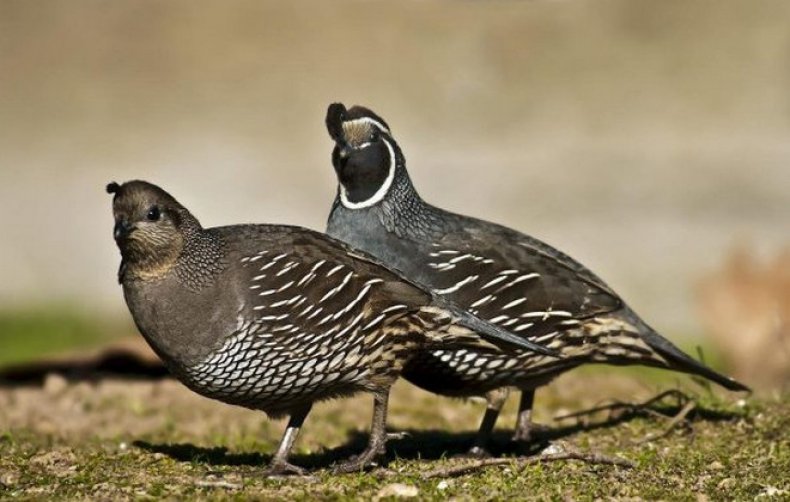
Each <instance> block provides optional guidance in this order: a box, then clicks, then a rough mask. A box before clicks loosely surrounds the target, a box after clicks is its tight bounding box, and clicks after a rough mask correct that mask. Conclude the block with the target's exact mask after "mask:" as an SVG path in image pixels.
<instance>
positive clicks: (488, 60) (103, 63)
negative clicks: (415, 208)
mask: <svg viewBox="0 0 790 502" xmlns="http://www.w3.org/2000/svg"><path fill="white" fill-rule="evenodd" d="M789 26H790V3H788V2H783V1H751V2H731V1H720V0H716V1H713V0H711V1H697V0H694V1H688V0H680V1H662V2H634V1H630V0H589V1H530V2H517V1H508V2H505V1H490V2H473V1H457V0H456V1H449V0H448V1H426V2H416V1H411V2H387V3H384V2H362V1H348V0H341V1H333V2H326V1H318V0H316V1H295V2H262V1H226V2H211V3H209V2H190V1H166V2H160V1H151V0H144V1H116V2H108V1H99V0H89V1H85V0H71V1H68V2H65V1H37V2H30V1H27V0H1V1H0V215H2V216H0V225H1V226H0V236H2V237H0V278H1V280H0V311H2V312H4V313H5V314H3V315H4V316H6V317H4V319H6V321H5V322H6V323H7V325H6V328H5V329H7V330H9V331H8V332H10V328H8V326H9V325H11V324H13V322H12V321H8V319H13V315H14V314H13V313H14V312H17V311H24V312H31V311H32V312H46V311H47V310H48V309H50V308H55V307H51V306H57V309H59V310H58V311H63V310H64V309H65V310H69V311H76V312H79V315H81V316H87V317H88V318H93V317H96V318H116V319H122V320H125V319H126V318H127V314H126V313H125V307H124V305H123V300H122V296H121V292H120V289H119V287H118V285H117V284H116V281H115V273H116V269H117V266H118V261H119V257H118V253H117V250H116V248H115V246H114V244H113V241H112V238H111V227H112V219H111V214H110V198H109V196H108V195H107V194H105V193H104V189H103V187H104V185H105V184H106V183H107V182H108V181H112V180H116V181H119V182H120V181H125V180H128V179H132V178H143V179H148V180H150V181H153V182H156V183H159V184H161V185H163V186H164V187H165V188H166V189H168V190H169V191H171V193H173V194H174V195H175V196H176V197H177V198H179V199H180V200H181V201H182V202H184V203H185V204H186V205H187V206H188V207H190V208H191V209H192V210H193V212H194V213H195V214H196V215H197V216H198V218H200V219H201V220H202V222H203V223H204V225H219V224H227V223H235V222H278V223H291V224H299V225H304V226H308V227H312V228H316V229H323V226H324V222H325V218H326V214H327V212H328V209H329V205H330V203H331V201H332V198H333V196H334V192H335V181H334V173H333V171H332V168H331V163H330V160H329V157H330V152H331V143H330V141H329V139H328V137H327V134H326V132H325V129H324V125H323V118H324V112H325V110H326V106H327V105H328V104H329V103H330V102H332V101H335V100H340V101H343V102H345V103H346V104H354V103H358V104H365V105H367V106H369V107H371V108H373V109H374V110H375V111H377V112H378V113H379V114H381V115H382V116H383V117H384V118H385V119H386V120H387V121H388V122H389V123H390V125H391V127H392V130H393V132H394V134H395V136H396V138H397V139H398V141H399V142H400V144H401V146H402V147H403V149H404V151H405V154H406V156H407V161H408V166H409V168H410V171H411V174H412V177H413V178H414V179H415V183H416V184H417V186H418V188H419V190H420V191H421V193H422V195H423V196H424V197H425V198H426V199H428V200H429V201H432V202H434V203H436V204H438V205H441V206H444V207H447V208H449V209H453V210H456V211H459V212H463V213H468V214H472V215H476V216H479V217H484V218H488V219H492V220H495V221H498V222H501V223H504V224H507V225H510V226H513V227H515V228H518V229H520V230H523V231H525V232H527V233H530V234H532V235H534V236H536V237H539V238H541V239H543V240H546V241H547V242H549V243H551V244H554V245H556V246H558V247H560V248H561V249H563V250H565V251H566V252H568V253H570V254H571V255H572V256H575V257H577V258H578V259H579V260H580V261H582V262H583V263H585V264H587V265H588V266H589V267H591V268H592V269H593V270H595V271H596V272H598V273H599V275H601V276H602V277H603V278H604V279H605V280H607V281H608V282H609V283H610V284H611V285H612V286H613V287H614V288H615V289H616V290H618V291H620V292H621V293H622V294H623V296H624V297H625V298H626V299H627V300H628V301H629V302H630V303H631V304H632V305H633V306H634V307H635V308H636V309H637V311H639V312H641V313H642V314H643V315H644V317H645V318H646V319H647V320H648V321H649V322H651V324H653V325H654V326H655V327H656V328H659V329H660V330H662V331H664V332H666V333H667V335H668V336H669V337H671V338H673V339H676V340H677V339H683V338H684V337H686V338H687V339H694V337H699V335H700V334H702V333H703V332H705V331H706V330H707V331H709V332H710V331H711V330H712V331H716V330H719V331H721V330H724V331H727V330H731V329H732V323H730V322H727V321H724V322H722V315H719V314H717V313H716V312H726V313H727V315H730V316H734V317H735V318H741V317H742V316H739V315H738V312H739V310H738V309H747V310H749V311H750V312H751V311H753V308H752V307H749V306H746V307H745V306H744V304H743V302H739V301H738V299H737V298H738V295H739V294H741V293H738V292H733V293H732V294H731V295H730V296H727V295H726V294H725V298H724V300H722V299H720V298H719V299H716V298H714V299H711V296H710V294H709V293H705V291H706V288H705V287H704V286H702V287H698V285H699V284H700V281H703V283H705V281H710V280H711V277H713V278H716V277H719V280H722V281H725V282H726V281H727V280H728V279H726V278H725V279H722V278H721V277H723V276H724V275H726V274H727V273H728V272H727V270H729V269H727V268H726V267H725V265H724V264H725V262H726V260H727V255H728V254H729V253H730V252H731V250H732V249H733V248H734V247H736V246H742V247H744V248H745V249H747V250H748V253H747V258H746V260H747V261H748V260H752V261H756V263H758V264H759V263H760V261H761V260H762V261H765V262H766V263H769V264H773V263H776V264H778V265H766V266H768V267H769V269H768V272H765V273H764V275H765V276H767V277H771V278H772V279H771V280H775V278H776V277H778V276H779V272H772V271H771V270H773V269H770V267H772V266H777V267H778V268H777V269H776V270H778V271H782V270H783V271H784V272H783V273H784V274H785V275H784V276H783V277H785V278H786V277H788V276H789V275H790V274H788V273H787V269H788V264H787V260H785V261H783V262H782V261H781V260H779V259H776V258H775V257H776V256H778V255H779V254H780V253H781V251H782V249H783V248H784V247H786V246H787V245H788V244H789V243H790V91H788V90H790V28H788V27H789ZM772 260H773V261H772ZM754 266H755V267H760V266H762V265H754ZM722 274H724V275H722ZM783 280H784V281H785V282H782V284H783V285H780V286H766V287H764V288H763V289H766V288H768V290H770V291H773V290H774V289H775V290H776V291H782V293H768V298H769V300H768V302H769V303H770V302H775V301H776V298H777V296H776V295H790V293H788V291H787V289H788V288H787V287H786V284H787V282H786V281H787V279H783ZM758 282H759V281H758ZM729 283H730V284H731V286H730V287H731V288H733V290H737V289H738V288H739V286H740V284H741V281H740V280H739V279H737V277H736V278H735V279H729ZM705 284H710V282H707V283H705ZM772 288H773V289H772ZM783 288H784V289H783ZM708 289H710V288H708ZM713 290H714V291H716V292H718V293H721V291H725V290H726V287H723V286H722V287H719V286H715V287H713ZM695 291H696V292H697V293H695ZM698 295H702V296H703V297H704V298H703V299H700V298H699V297H698ZM772 295H773V296H772ZM747 296H748V297H752V296H753V295H751V294H749V295H747ZM705 298H707V299H705ZM783 298H785V299H786V298H787V296H784V297H783ZM711 302H712V303H711ZM728 302H729V303H728ZM787 303H788V302H786V301H785V303H784V304H782V305H783V306H782V307H776V308H775V309H773V310H772V308H768V314H765V315H766V316H767V318H768V319H769V321H767V323H768V324H769V325H770V326H771V327H770V328H769V331H770V330H776V333H780V332H781V333H785V334H786V333H787V325H786V324H783V323H786V321H787V319H786V318H785V317H783V316H785V315H787V309H788V308H790V307H787ZM711 305H713V306H711ZM771 305H772V303H771ZM717 309H718V310H717ZM699 311H702V312H703V316H699V315H698V313H699ZM9 316H10V317H9ZM711 318H712V319H713V321H711ZM699 319H707V321H706V324H705V326H703V325H702V324H701V323H700V322H699ZM770 319H775V321H774V320H770ZM53 322H55V323H57V319H55V321H53ZM717 322H718V323H719V324H720V325H721V324H723V326H719V327H718V328H716V327H715V324H716V323H717ZM760 322H763V321H760ZM771 323H774V324H771ZM777 326H778V327H777ZM782 326H784V328H782ZM0 329H2V324H0ZM782 330H784V331H782ZM129 331H131V328H129ZM740 333H741V331H740V328H739V330H738V331H736V332H735V333H734V334H733V333H730V335H727V336H731V337H732V336H735V337H736V338H737V337H739V336H741V335H740ZM771 333H773V331H771ZM4 335H6V334H0V336H4ZM53 336H55V335H53ZM769 336H774V335H773V334H770V335H769ZM777 336H778V335H777ZM2 340H3V338H0V343H3V342H2ZM8 340H9V338H8V336H5V341H6V342H8ZM722 343H723V342H722ZM45 349H46V344H45V346H44V349H42V350H45Z"/></svg>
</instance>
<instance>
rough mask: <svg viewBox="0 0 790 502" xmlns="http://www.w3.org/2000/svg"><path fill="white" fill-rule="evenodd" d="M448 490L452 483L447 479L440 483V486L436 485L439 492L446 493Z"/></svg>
mask: <svg viewBox="0 0 790 502" xmlns="http://www.w3.org/2000/svg"><path fill="white" fill-rule="evenodd" d="M448 488H450V483H449V482H448V481H447V480H446V479H443V480H441V481H439V484H438V485H436V489H437V490H439V491H444V490H446V489H448Z"/></svg>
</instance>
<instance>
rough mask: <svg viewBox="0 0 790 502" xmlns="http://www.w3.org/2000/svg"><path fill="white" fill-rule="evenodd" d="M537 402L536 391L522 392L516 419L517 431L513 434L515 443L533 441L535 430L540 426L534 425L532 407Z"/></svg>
mask: <svg viewBox="0 0 790 502" xmlns="http://www.w3.org/2000/svg"><path fill="white" fill-rule="evenodd" d="M534 402H535V389H530V390H526V389H524V390H522V391H521V401H520V402H519V405H518V418H517V419H516V431H515V432H514V433H513V441H516V442H519V443H528V442H529V441H530V440H531V439H532V431H533V429H538V428H539V426H537V425H536V424H533V423H532V405H533V404H534Z"/></svg>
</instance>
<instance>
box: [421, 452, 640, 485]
mask: <svg viewBox="0 0 790 502" xmlns="http://www.w3.org/2000/svg"><path fill="white" fill-rule="evenodd" d="M562 460H579V461H582V462H587V463H589V464H603V465H616V466H618V467H625V468H627V469H631V468H634V467H636V464H635V463H634V462H631V461H630V460H626V459H624V458H619V457H607V456H605V455H600V454H597V453H584V452H580V451H564V452H560V453H548V454H545V455H536V456H534V457H516V458H486V459H482V460H476V461H475V462H473V463H470V464H466V465H461V466H457V467H449V468H446V469H435V470H433V471H428V472H426V473H424V474H423V475H422V478H423V479H433V478H455V477H458V476H463V475H464V474H469V473H471V472H474V471H477V470H480V469H483V468H485V467H489V466H494V465H515V466H516V467H518V468H524V467H526V466H528V465H534V464H540V463H543V462H559V461H562Z"/></svg>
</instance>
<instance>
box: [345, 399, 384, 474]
mask: <svg viewBox="0 0 790 502" xmlns="http://www.w3.org/2000/svg"><path fill="white" fill-rule="evenodd" d="M388 400H389V389H387V390H386V391H383V392H377V393H375V394H373V423H372V424H371V427H370V439H368V445H367V447H365V450H364V451H363V452H362V453H360V454H359V455H356V456H354V457H352V458H350V459H349V460H346V461H345V462H342V463H340V464H338V465H337V466H335V468H334V469H333V472H334V473H335V474H344V473H350V472H359V471H361V470H363V469H365V467H367V466H368V465H370V463H371V462H372V461H373V459H375V458H376V457H377V456H378V455H381V454H382V453H384V451H385V446H386V444H387V401H388Z"/></svg>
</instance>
